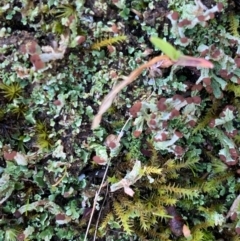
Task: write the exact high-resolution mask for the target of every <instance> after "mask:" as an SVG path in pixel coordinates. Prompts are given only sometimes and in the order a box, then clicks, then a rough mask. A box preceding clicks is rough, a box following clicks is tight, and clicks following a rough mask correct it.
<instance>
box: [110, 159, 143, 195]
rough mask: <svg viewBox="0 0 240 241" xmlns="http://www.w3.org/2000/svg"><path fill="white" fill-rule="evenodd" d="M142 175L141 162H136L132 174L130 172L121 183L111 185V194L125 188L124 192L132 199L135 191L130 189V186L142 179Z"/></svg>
mask: <svg viewBox="0 0 240 241" xmlns="http://www.w3.org/2000/svg"><path fill="white" fill-rule="evenodd" d="M142 175H143V172H142V169H141V162H140V161H136V162H135V164H134V166H133V169H132V171H131V172H129V173H128V174H127V175H126V176H125V177H124V178H123V179H122V180H121V181H119V182H117V183H114V184H112V185H111V187H110V189H111V192H115V191H117V190H118V189H120V188H123V189H124V192H125V193H126V194H127V195H129V196H131V197H132V196H133V194H134V191H133V190H132V189H131V188H130V186H131V185H133V184H134V183H135V182H136V181H137V180H138V179H140V178H141V177H142Z"/></svg>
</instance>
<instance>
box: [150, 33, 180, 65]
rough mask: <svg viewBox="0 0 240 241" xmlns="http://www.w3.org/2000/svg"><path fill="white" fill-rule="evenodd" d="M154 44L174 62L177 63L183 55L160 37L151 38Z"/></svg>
mask: <svg viewBox="0 0 240 241" xmlns="http://www.w3.org/2000/svg"><path fill="white" fill-rule="evenodd" d="M150 41H151V42H152V44H153V45H154V46H155V47H157V48H158V49H160V50H161V51H162V52H163V53H164V54H166V55H167V56H168V57H169V58H170V59H171V60H172V61H177V60H178V59H179V58H180V57H181V56H182V55H183V54H182V53H181V52H180V51H178V50H176V49H175V48H174V47H173V46H172V45H171V44H170V43H168V42H166V41H164V40H163V39H160V38H158V37H151V38H150Z"/></svg>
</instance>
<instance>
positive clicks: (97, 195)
mask: <svg viewBox="0 0 240 241" xmlns="http://www.w3.org/2000/svg"><path fill="white" fill-rule="evenodd" d="M109 165H110V160H109V161H108V163H107V166H106V170H105V172H104V175H103V179H102V182H101V185H100V187H99V189H98V191H97V192H96V194H95V197H94V201H93V208H92V211H91V216H90V219H89V221H88V226H87V230H86V233H85V237H84V240H83V241H86V240H87V235H88V232H89V228H90V225H91V222H92V217H93V214H94V211H95V207H96V204H97V200H98V197H99V194H100V192H101V190H102V188H103V185H104V182H105V178H106V175H107V172H108V168H109Z"/></svg>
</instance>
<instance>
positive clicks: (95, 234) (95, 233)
mask: <svg viewBox="0 0 240 241" xmlns="http://www.w3.org/2000/svg"><path fill="white" fill-rule="evenodd" d="M107 195H108V186H107V191H106V193H105V196H104V200H103V203H102V205H101V209H100V211H99V214H98V219H97V222H96V225H95V232H94V237H93V241H95V240H96V236H97V230H98V224H99V220H100V217H101V214H102V210H103V206H104V204H105V202H106V199H107Z"/></svg>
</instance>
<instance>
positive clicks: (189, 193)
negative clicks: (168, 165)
mask: <svg viewBox="0 0 240 241" xmlns="http://www.w3.org/2000/svg"><path fill="white" fill-rule="evenodd" d="M158 191H159V192H160V193H168V194H171V193H174V194H176V195H178V196H180V197H184V198H189V199H190V198H193V197H197V196H198V191H197V189H195V188H182V187H178V186H177V185H176V184H175V183H174V184H168V185H162V186H161V187H160V188H159V189H158Z"/></svg>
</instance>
